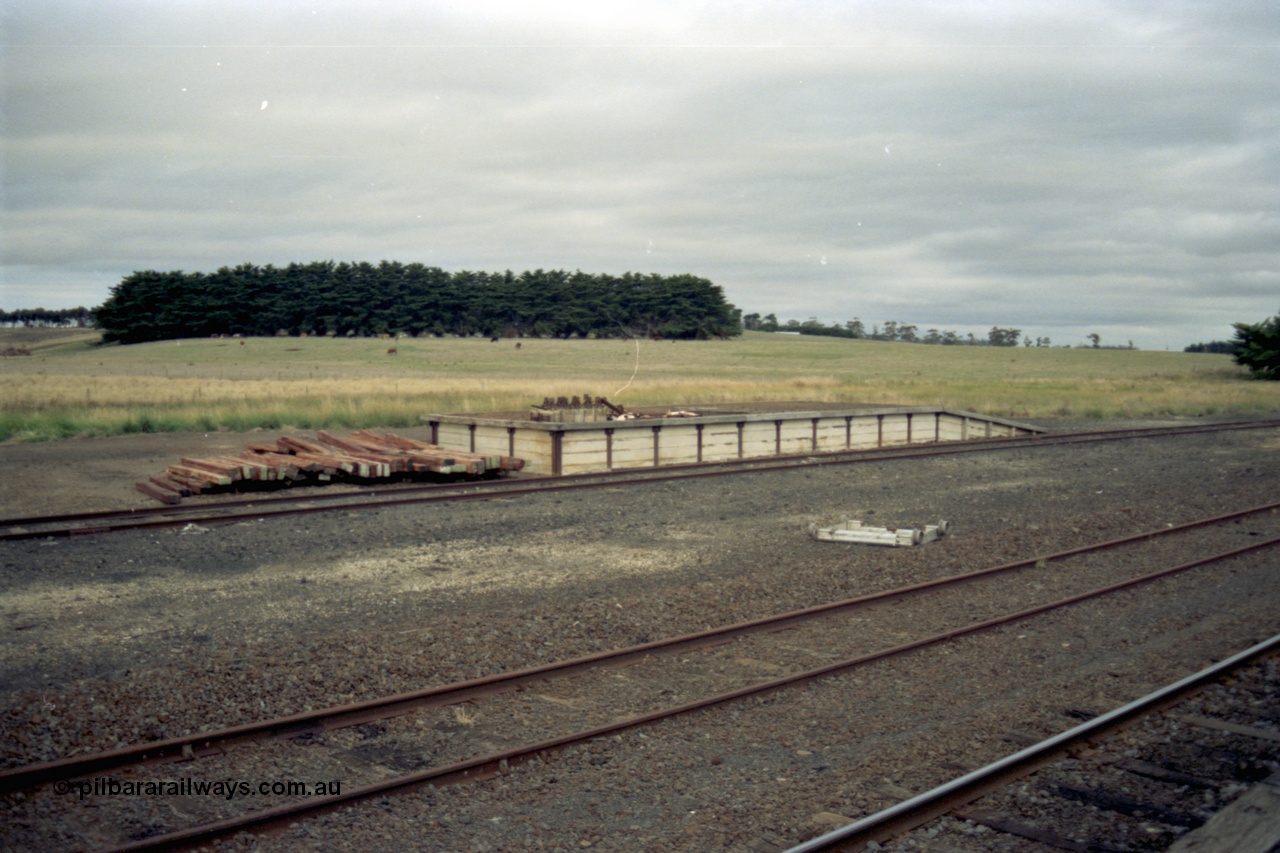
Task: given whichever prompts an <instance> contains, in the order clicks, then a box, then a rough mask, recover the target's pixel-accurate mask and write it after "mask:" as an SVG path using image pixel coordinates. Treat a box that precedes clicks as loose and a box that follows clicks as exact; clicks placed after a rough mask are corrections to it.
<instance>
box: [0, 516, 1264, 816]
mask: <svg viewBox="0 0 1280 853" xmlns="http://www.w3.org/2000/svg"><path fill="white" fill-rule="evenodd" d="M1277 509H1280V502H1276V503H1270V504H1262V505H1260V506H1255V507H1249V508H1247V509H1242V510H1236V511H1233V512H1229V513H1224V514H1222V515H1216V516H1212V517H1209V518H1202V519H1197V520H1194V521H1189V522H1184V523H1182V524H1178V525H1173V526H1169V527H1160V528H1156V529H1154V530H1149V531H1144V532H1141V533H1135V534H1131V535H1129V536H1124V537H1121V538H1118V539H1110V540H1106V541H1104V542H1096V543H1092V544H1089V545H1082V546H1079V547H1076V548H1070V549H1067V550H1064V551H1058V552H1055V553H1052V554H1043V555H1039V556H1036V557H1032V558H1029V559H1026V560H1018V561H1015V562H1012V563H1005V564H1002V565H998V566H991V567H988V568H984V569H977V570H975V571H972V572H964V573H961V574H958V575H948V576H947V577H943V578H935V579H933V580H929V581H922V582H920V583H915V584H910V585H908V586H903V587H896V588H894V589H889V590H882V591H880V592H873V593H867V594H865V595H860V596H855V597H853V598H848V599H843V600H841V601H834V602H828V603H825V604H819V605H815V606H813V607H807V608H802V609H799V610H792V611H787V612H784V613H779V614H774V615H771V616H764V617H760V618H757V619H751V620H747V621H743V622H736V623H733V624H730V625H724V626H720V627H717V628H710V629H707V630H705V631H697V632H694V633H690V634H682V635H678V636H674V637H667V638H663V639H660V640H652V641H650V642H647V643H640V644H637V645H634V646H627V647H624V648H620V649H611V650H607V651H601V652H595V653H593V654H589V655H583V656H580V657H576V658H570V659H567V660H563V661H555V662H552V663H547V664H540V665H538V666H533V667H526V668H522V669H518V670H512V671H510V672H502V673H495V674H493V675H489V676H484V677H482V678H476V679H470V680H468V681H462V682H455V683H452V684H443V685H438V686H435V687H429V688H425V689H422V690H415V691H411V692H407V693H400V694H396V695H392V696H386V697H380V698H377V699H369V700H366V701H363V702H357V703H353V704H350V705H343V706H339V707H334V708H322V709H318V710H314V711H307V712H303V713H300V714H292V715H289V716H285V717H278V718H274V719H270V720H262V721H259V722H256V723H246V724H244V725H240V726H234V727H229V728H226V729H220V730H215V731H206V732H199V733H195V734H191V735H184V736H182V737H176V738H169V739H167V740H161V741H152V742H148V743H141V744H134V745H131V746H126V747H121V748H119V749H115V750H111V751H108V752H100V753H93V754H90V755H80V756H75V757H72V758H65V759H61V760H57V761H50V762H45V763H41V764H34V765H28V766H26V767H18V768H9V769H4V770H0V794H5V793H10V792H13V791H18V790H23V789H27V788H31V787H35V786H37V785H42V784H48V783H50V782H56V781H58V780H62V779H70V778H74V777H77V776H84V775H87V774H90V773H96V772H101V771H103V770H109V769H112V768H116V767H122V766H126V765H137V764H143V763H154V762H161V761H169V760H176V759H180V758H194V757H198V756H204V755H214V754H220V753H222V752H224V751H225V750H226V749H227V748H228V747H231V746H234V745H237V744H242V743H249V742H254V741H260V740H266V739H270V738H280V737H290V736H295V735H298V734H302V733H304V732H318V731H325V730H329V729H339V728H345V727H349V726H354V725H360V724H362V723H368V722H374V721H376V720H383V719H387V718H389V717H395V716H399V715H402V714H406V713H409V712H410V711H413V710H415V709H418V708H428V707H439V706H442V705H453V704H457V703H459V702H464V701H468V700H470V699H474V698H479V697H482V696H487V695H493V694H496V693H503V692H509V691H511V690H515V689H517V688H519V687H521V686H523V685H525V684H528V683H532V682H536V681H542V680H545V679H547V678H548V677H551V676H555V677H565V676H568V675H571V674H573V673H576V672H580V671H583V670H587V669H592V668H595V667H599V666H621V665H623V664H626V663H628V662H630V661H633V660H636V659H638V658H643V657H645V656H647V655H650V654H652V653H654V652H662V653H664V654H672V653H675V652H677V651H681V652H683V651H692V650H694V649H698V648H703V647H706V646H712V645H719V644H721V643H726V642H729V641H731V640H733V639H736V638H738V637H740V636H745V635H748V634H753V633H763V632H769V631H777V630H782V629H784V628H787V627H789V626H791V625H793V624H796V623H800V622H804V621H807V620H810V619H815V618H819V617H825V616H830V615H833V614H835V613H839V612H841V611H844V610H849V609H852V608H856V607H862V606H865V605H868V604H873V603H876V602H882V601H889V600H893V599H897V598H903V597H906V596H909V595H912V594H915V593H919V592H925V591H928V590H934V589H940V588H942V587H946V586H952V585H956V584H962V583H966V582H969V581H973V580H978V579H981V578H986V577H992V576H994V575H998V574H1001V573H1004V572H1009V571H1013V570H1016V569H1023V568H1027V567H1032V566H1035V565H1036V564H1037V563H1048V562H1051V561H1054V560H1062V559H1066V558H1069V557H1074V556H1079V555H1082V554H1088V553H1092V552H1097V551H1104V550H1108V549H1112V548H1117V547H1121V546H1123V545H1130V544H1134V543H1137V542H1142V541H1147V540H1151V539H1157V538H1160V537H1163V536H1170V535H1173V534H1177V533H1183V532H1186V531H1189V530H1194V529H1197V528H1202V527H1208V526H1210V525H1215V524H1221V523H1223V522H1226V521H1232V520H1235V519H1238V518H1244V517H1246V516H1250V515H1257V514H1259V513H1263V512H1274V511H1276V510H1277Z"/></svg>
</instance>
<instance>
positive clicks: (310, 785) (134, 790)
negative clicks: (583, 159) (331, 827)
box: [53, 776, 342, 800]
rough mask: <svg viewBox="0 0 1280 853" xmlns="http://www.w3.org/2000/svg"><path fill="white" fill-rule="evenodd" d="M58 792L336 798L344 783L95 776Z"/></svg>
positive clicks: (57, 786) (65, 782)
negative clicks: (141, 778) (140, 778)
mask: <svg viewBox="0 0 1280 853" xmlns="http://www.w3.org/2000/svg"><path fill="white" fill-rule="evenodd" d="M53 790H54V792H55V793H58V794H71V793H74V794H77V795H79V797H80V799H82V800H84V799H87V798H89V797H222V798H224V799H227V800H233V799H235V798H236V797H273V796H274V797H336V796H341V794H342V783H341V782H337V781H334V782H299V781H296V780H289V781H276V782H246V781H243V780H238V779H221V780H217V781H210V780H206V779H192V778H191V777H190V776H184V777H182V778H181V779H152V780H139V779H116V778H113V777H111V776H95V777H94V778H92V779H59V780H58V781H57V782H55V783H54V784H53Z"/></svg>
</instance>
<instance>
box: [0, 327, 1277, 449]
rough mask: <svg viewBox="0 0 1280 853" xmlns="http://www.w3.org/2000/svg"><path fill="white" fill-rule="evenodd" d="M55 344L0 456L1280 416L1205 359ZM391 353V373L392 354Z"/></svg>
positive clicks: (480, 346) (537, 346)
mask: <svg viewBox="0 0 1280 853" xmlns="http://www.w3.org/2000/svg"><path fill="white" fill-rule="evenodd" d="M12 331H15V330H0V347H3V346H5V345H9V344H10V343H14V341H13V338H12V337H10V336H9V334H8V333H10V332H12ZM16 331H18V332H21V331H24V330H16ZM55 338H56V336H54V337H53V338H50V337H46V338H44V339H42V340H39V341H35V342H32V341H28V342H26V343H25V344H24V345H27V346H29V347H30V348H32V352H33V354H32V355H31V356H24V357H12V358H5V359H3V360H0V401H2V402H3V410H4V411H3V414H0V440H3V439H10V438H17V439H26V440H36V439H47V438H58V437H64V436H69V435H109V434H116V433H121V432H139V431H141V432H149V431H161V430H166V431H167V430H203V431H209V430H213V429H233V430H243V429H250V428H254V427H262V428H270V429H277V428H285V427H291V426H292V427H301V428H309V427H310V428H315V427H322V426H333V427H344V428H345V427H358V426H406V425H411V424H416V423H418V422H419V416H420V415H422V414H423V413H426V412H460V411H472V412H474V411H497V410H510V409H523V408H526V407H527V406H528V405H529V404H531V403H536V402H539V401H541V400H542V398H543V397H545V396H562V395H563V396H573V395H581V394H592V395H597V396H599V395H603V396H608V397H609V398H610V399H612V400H614V401H615V402H620V403H623V404H625V405H630V406H641V405H667V404H675V405H690V404H696V403H732V402H744V401H760V400H814V401H822V402H859V403H879V404H884V405H927V406H945V407H948V408H956V409H968V410H971V411H977V412H983V413H987V414H992V415H1003V416H1008V417H1019V418H1036V417H1115V416H1126V417H1143V416H1162V415H1208V414H1229V413H1241V414H1244V413H1259V412H1269V411H1276V410H1280V383H1274V382H1271V383H1268V382H1257V381H1252V380H1249V379H1248V378H1247V377H1246V374H1245V372H1244V371H1243V370H1242V369H1240V368H1237V367H1236V366H1234V365H1233V364H1232V363H1231V361H1230V359H1229V358H1228V357H1226V356H1222V355H1211V354H1189V353H1168V352H1150V351H1129V350H1074V349H1034V348H1032V349H1026V348H1008V349H1005V348H989V347H937V346H911V345H906V344H884V343H872V342H867V341H848V340H842V339H834V338H810V337H805V338H800V337H795V336H789V335H769V334H763V333H750V334H747V335H746V336H745V337H744V338H742V339H741V340H736V341H716V342H678V343H669V342H668V343H654V342H650V341H643V342H635V341H630V342H626V341H577V340H575V341H553V340H526V341H523V342H522V345H521V348H520V349H519V350H517V349H516V348H515V345H514V342H512V341H500V342H497V343H491V342H489V341H487V340H480V339H465V340H460V339H405V340H400V341H394V342H393V341H386V340H367V339H343V340H334V339H324V338H306V339H297V338H266V339H252V340H248V341H245V342H244V343H241V342H239V341H237V340H227V339H208V340H184V341H167V342H162V343H155V344H140V345H135V346H128V347H121V346H109V347H101V346H94V345H93V342H92V340H91V339H89V338H87V337H86V335H85V334H84V333H83V332H81V333H79V334H67V335H65V336H64V337H63V338H62V339H61V340H57V339H55ZM32 343H35V345H36V346H35V347H33V346H31V344H32ZM392 346H394V347H395V349H396V350H397V352H396V354H394V355H390V354H388V353H387V350H388V349H389V348H390V347H392ZM36 347H39V348H38V349H37V348H36ZM637 358H638V369H637ZM633 373H634V375H635V378H634V381H632V375H633Z"/></svg>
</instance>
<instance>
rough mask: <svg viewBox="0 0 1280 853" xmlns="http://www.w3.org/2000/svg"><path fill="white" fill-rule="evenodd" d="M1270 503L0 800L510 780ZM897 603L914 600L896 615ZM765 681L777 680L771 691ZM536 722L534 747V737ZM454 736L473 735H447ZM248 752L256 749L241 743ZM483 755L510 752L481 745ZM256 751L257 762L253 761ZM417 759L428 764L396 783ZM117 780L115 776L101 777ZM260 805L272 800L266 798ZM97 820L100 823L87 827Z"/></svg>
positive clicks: (1119, 576) (268, 731) (882, 656)
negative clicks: (125, 785) (187, 789)
mask: <svg viewBox="0 0 1280 853" xmlns="http://www.w3.org/2000/svg"><path fill="white" fill-rule="evenodd" d="M1277 509H1280V504H1268V505H1265V506H1259V507H1252V508H1249V509H1245V510H1241V511H1239V512H1235V513H1231V514H1228V515H1223V516H1215V517H1213V518H1208V519H1202V520H1199V521H1197V522H1192V523H1189V524H1184V525H1180V526H1178V527H1166V528H1160V529H1157V530H1151V531H1147V532H1144V533H1141V534H1138V535H1135V536H1131V537H1125V538H1124V539H1119V540H1109V541H1107V542H1099V543H1094V544H1092V545H1088V546H1085V547H1081V548H1076V549H1072V550H1070V551H1064V552H1060V553H1055V554H1042V555H1036V556H1034V557H1031V558H1029V559H1027V560H1023V561H1019V562H1016V563H1010V564H1006V565H1001V566H994V567H991V568H988V569H984V570H980V571H976V572H969V573H966V574H963V575H957V576H952V577H946V578H939V579H936V580H934V581H930V582H927V583H922V584H915V585H913V586H910V587H903V588H900V589H894V590H886V591H884V592H880V593H875V594H872V595H866V596H861V597H859V598H856V599H850V600H848V601H842V602H834V603H831V604H828V605H824V606H821V607H816V608H810V609H808V610H804V611H796V612H793V613H787V614H780V615H778V616H775V617H770V618H767V619H760V620H756V621H754V622H749V623H739V624H736V625H730V626H724V627H721V628H717V629H714V630H709V631H703V632H699V633H697V634H692V635H686V636H682V637H673V638H668V639H664V640H659V641H654V642H650V643H644V644H641V645H638V646H633V647H628V648H624V649H617V650H614V651H611V652H605V653H600V654H596V655H591V656H589V657H585V658H578V659H574V660H570V661H562V662H558V663H554V664H549V665H546V666H540V667H532V668H528V669H525V670H520V671H516V672H511V673H503V674H500V675H495V676H491V677H488V678H482V679H476V680H473V681H468V682H463V683H459V684H453V685H445V686H441V687H435V688H430V689H427V690H423V691H418V692H416V693H412V694H403V695H401V696H396V697H388V698H386V699H382V700H376V701H373V702H365V703H361V704H359V705H349V706H344V707H341V708H335V709H328V710H325V711H319V712H314V713H309V714H301V715H295V716H292V717H287V718H282V719H277V720H271V721H266V722H263V723H258V724H252V725H246V726H240V727H237V728H234V729H229V730H224V731H219V732H206V733H202V734H198V735H194V736H191V737H187V738H180V739H173V740H170V741H164V742H157V743H148V744H139V745H137V746H135V747H131V748H127V749H122V750H116V751H113V752H110V753H102V754H97V755H89V756H78V757H75V758H71V759H66V760H64V761H59V762H53V763H50V764H45V765H38V766H30V767H25V768H18V769H14V770H7V771H3V772H2V773H0V792H5V793H9V794H12V793H14V792H17V791H31V789H33V788H34V787H37V786H42V785H43V786H50V787H55V788H60V790H62V791H63V792H72V793H74V792H77V791H85V792H87V797H86V798H88V799H91V800H93V802H94V803H95V805H97V806H100V807H106V806H110V805H111V797H110V796H103V794H108V795H109V794H110V789H109V788H107V789H102V790H98V789H97V788H95V787H94V785H95V784H97V782H98V780H101V779H104V778H107V779H115V780H117V781H119V780H129V781H132V782H139V783H144V782H147V781H151V782H158V781H161V780H165V779H168V778H171V777H172V775H173V774H172V771H173V770H174V769H175V768H177V767H181V768H183V770H182V775H183V776H188V775H192V771H194V772H195V773H198V774H199V775H201V776H203V777H205V778H219V779H221V778H246V777H248V776H249V775H251V773H250V771H249V770H245V769H244V768H245V767H246V766H258V765H260V764H261V762H262V761H263V760H268V761H269V762H270V763H271V764H272V766H276V765H279V766H291V767H296V768H301V769H299V770H297V771H296V772H295V773H294V776H295V777H297V778H317V777H318V776H319V775H320V774H322V773H329V774H330V775H332V774H333V773H334V772H341V773H342V776H343V778H345V779H347V780H348V783H347V784H346V785H344V788H345V790H343V791H342V792H341V793H340V794H338V795H335V796H330V795H326V796H323V797H309V798H307V799H301V800H296V799H295V800H294V801H293V802H284V803H277V804H274V805H271V806H269V807H265V808H259V809H257V810H256V811H253V812H251V813H235V814H232V813H229V811H232V810H231V809H230V804H229V801H228V802H226V803H223V802H219V801H217V800H216V799H214V798H210V799H211V800H212V801H213V804H214V805H216V806H217V808H212V809H211V810H210V811H209V813H208V814H202V815H200V816H199V819H200V821H203V822H197V823H196V824H195V825H193V826H189V827H187V828H185V829H177V830H170V829H169V828H168V827H167V826H165V827H163V828H157V827H154V826H152V827H148V828H143V829H139V828H138V827H137V826H133V828H132V829H130V827H129V820H128V818H127V816H125V824H126V825H125V826H124V827H121V832H120V835H119V836H117V838H116V839H114V840H107V839H103V840H102V842H101V843H103V844H104V845H109V844H116V845H117V846H116V847H115V848H113V849H120V850H142V849H164V848H166V847H172V846H181V845H189V844H194V843H200V842H202V841H207V840H210V839H213V838H217V837H220V836H224V835H227V834H230V833H234V832H238V831H241V830H243V829H247V828H255V827H256V828H261V827H265V826H274V825H278V824H280V823H286V822H290V821H294V820H297V819H300V818H302V817H305V816H308V815H311V814H315V813H317V812H322V811H325V810H331V809H335V808H339V807H342V806H344V805H347V804H350V803H353V802H356V801H360V800H367V799H370V798H375V797H381V796H385V795H387V794H389V793H392V792H395V791H400V790H406V789H410V788H414V787H418V786H422V785H425V784H430V785H443V784H449V783H458V782H465V781H476V780H480V779H486V778H491V777H493V776H494V775H502V774H506V773H509V772H511V769H512V768H513V767H515V766H517V765H519V764H521V763H523V762H528V761H534V760H541V759H543V758H545V756H546V755H547V754H549V753H554V752H555V751H557V750H560V749H563V748H564V747H566V746H569V745H572V744H579V743H584V742H586V741H591V740H596V739H599V738H602V737H605V736H608V735H616V734H617V733H619V732H623V731H627V730H629V729H634V728H637V727H640V726H647V725H651V724H653V723H656V722H658V721H660V720H664V719H669V718H671V717H673V716H682V715H688V714H691V713H694V712H696V711H701V710H706V709H712V708H718V707H722V706H732V705H733V704H734V703H738V702H741V701H742V700H745V699H748V698H750V697H759V696H763V695H766V694H770V693H774V692H778V691H783V690H787V689H791V688H794V687H797V686H800V685H805V684H809V683H812V682H815V681H817V680H820V679H824V678H827V677H830V676H833V675H838V674H845V673H849V672H851V671H854V670H856V669H858V668H859V667H865V666H869V665H871V664H873V663H876V662H878V661H883V660H886V659H889V658H892V657H896V656H900V655H905V654H908V653H910V652H914V651H918V650H924V649H938V648H940V647H943V646H945V644H947V643H948V642H950V641H952V640H956V639H958V638H962V637H967V636H971V635H975V634H978V633H982V632H986V631H991V630H993V629H996V628H999V627H1000V626H1006V625H1010V624H1013V623H1025V622H1028V621H1029V620H1034V619H1036V618H1038V617H1039V616H1041V615H1044V614H1049V613H1052V612H1054V611H1058V610H1061V609H1063V608H1069V607H1072V606H1075V605H1078V604H1081V603H1083V602H1086V601H1090V600H1092V599H1097V598H1100V597H1105V596H1110V595H1113V594H1116V593H1120V592H1122V591H1125V590H1132V589H1136V588H1140V587H1142V586H1144V585H1146V584H1150V583H1153V582H1155V581H1157V580H1159V579H1161V578H1166V577H1170V576H1172V575H1174V574H1178V573H1182V572H1187V571H1190V570H1192V569H1196V568H1200V567H1203V566H1210V565H1214V564H1220V563H1223V562H1224V561H1231V560H1235V559H1237V558H1241V557H1243V556H1245V555H1248V554H1252V553H1255V552H1258V551H1262V550H1266V549H1273V548H1274V547H1275V546H1276V545H1277V544H1280V528H1278V527H1277V523H1276V519H1277V515H1276V510H1277ZM1135 553H1137V554H1140V555H1141V556H1140V559H1139V560H1138V562H1141V563H1143V564H1145V565H1155V564H1160V565H1164V566H1165V568H1164V569H1162V570H1160V571H1157V572H1146V573H1142V574H1135V573H1133V572H1125V571H1122V570H1120V569H1118V568H1117V563H1115V562H1113V561H1112V557H1113V556H1114V555H1117V554H1124V555H1125V556H1124V560H1123V561H1121V563H1122V564H1125V565H1128V564H1131V563H1133V562H1134V560H1135V558H1134V555H1135ZM1192 555H1196V556H1194V558H1190V557H1191V556H1192ZM1011 573H1018V574H1019V575H1020V577H1021V580H1022V582H1020V583H1019V584H1016V585H1014V584H1009V583H1006V582H1004V581H1006V580H1007V578H1008V577H1009V575H1010V574H1011ZM948 597H950V598H951V599H957V600H961V601H963V602H964V606H963V608H956V607H946V606H939V605H941V604H942V603H943V602H944V601H945V600H946V599H947V598H948ZM903 603H909V604H910V605H911V606H909V607H901V606H900V605H901V604H903ZM958 610H963V612H964V613H965V616H964V618H963V619H960V620H958V621H957V620H956V619H955V618H954V617H950V618H948V617H946V616H945V615H936V616H935V615H933V614H935V613H936V614H945V613H955V612H957V611H958ZM762 672H768V673H770V674H771V677H769V678H766V679H763V680H762V679H761V677H760V674H761V673H762ZM477 718H483V719H485V720H486V721H489V720H498V719H505V720H510V721H513V722H511V723H508V724H504V726H502V727H499V728H495V729H492V730H489V729H488V728H486V729H485V734H484V736H483V737H479V738H477V737H475V736H474V734H475V732H474V731H473V730H472V729H473V725H474V721H475V720H476V719H477ZM486 725H488V724H486ZM530 729H532V730H534V731H537V732H538V733H539V734H540V735H541V736H540V737H539V738H537V739H536V740H534V741H529V740H528V739H527V731H528V730H530ZM458 732H468V734H469V736H468V737H464V738H456V737H453V736H452V735H453V734H455V733H458ZM458 741H461V743H458ZM248 743H253V744H254V745H255V746H254V748H253V749H244V748H243V747H244V746H245V745H246V744H248ZM486 745H488V746H489V747H492V746H494V745H497V746H498V747H499V748H497V749H492V748H482V747H485V746H486ZM264 755H265V756H266V758H265V759H264V757H263V756H264ZM246 756H248V757H249V759H250V761H249V764H248V765H246V764H244V763H242V761H243V759H244V758H245V757H246ZM193 761H194V762H196V763H194V764H191V763H184V764H175V763H173V762H193ZM415 764H417V765H418V766H420V767H421V769H414V770H413V771H412V772H408V773H397V772H393V771H395V770H396V769H406V768H407V767H413V766H414V765H415ZM335 768H337V769H336V770H335ZM106 773H109V774H111V775H110V776H108V777H104V776H103V775H102V774H106ZM166 774H167V775H166ZM353 777H356V778H358V779H359V781H358V782H357V783H356V784H355V785H351V784H350V780H351V779H352V778H353ZM86 784H88V785H89V787H88V788H87V789H86V788H85V787H84V786H85V785H86ZM63 799H64V800H67V799H68V798H67V797H65V796H64V798H63ZM251 802H252V804H253V805H264V804H265V803H264V800H263V799H256V800H253V801H251ZM63 805H68V806H70V807H72V808H74V804H71V803H67V802H64V803H63ZM102 814H104V812H102V811H98V812H95V815H94V818H93V819H94V821H95V822H98V821H100V820H101V815H102ZM153 831H154V832H155V834H154V835H152V836H151V837H147V838H139V839H138V840H137V841H135V842H132V843H125V844H123V845H120V844H119V839H120V838H121V837H124V838H127V837H129V836H130V835H133V836H138V835H140V834H147V833H151V832H153Z"/></svg>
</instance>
